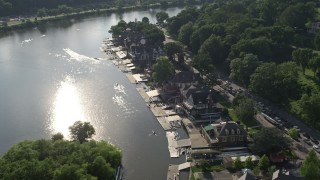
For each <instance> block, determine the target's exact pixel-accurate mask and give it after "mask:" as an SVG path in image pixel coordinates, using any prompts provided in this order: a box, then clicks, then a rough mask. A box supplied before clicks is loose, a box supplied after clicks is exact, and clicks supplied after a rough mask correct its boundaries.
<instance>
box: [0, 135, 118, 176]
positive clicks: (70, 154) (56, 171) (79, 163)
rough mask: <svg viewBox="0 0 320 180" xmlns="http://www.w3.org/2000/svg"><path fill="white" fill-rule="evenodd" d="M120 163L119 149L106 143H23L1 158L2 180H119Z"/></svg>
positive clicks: (63, 141) (48, 141)
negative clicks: (117, 174)
mask: <svg viewBox="0 0 320 180" xmlns="http://www.w3.org/2000/svg"><path fill="white" fill-rule="evenodd" d="M120 163H121V152H120V151H119V149H117V148H116V147H115V146H113V145H111V144H108V143H107V142H105V141H99V142H98V141H94V140H92V141H90V142H85V143H82V144H80V143H79V142H78V141H66V140H60V141H52V140H44V139H42V140H36V141H23V142H20V143H18V144H16V145H14V146H12V147H11V148H10V149H9V150H8V152H6V153H5V154H4V155H3V156H2V157H1V158H0V172H1V173H0V179H41V180H51V179H55V180H64V179H71V180H77V179H90V180H95V179H115V171H116V168H118V166H119V165H120ZM105 177H106V178H105Z"/></svg>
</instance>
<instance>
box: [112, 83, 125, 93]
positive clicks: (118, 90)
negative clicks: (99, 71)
mask: <svg viewBox="0 0 320 180" xmlns="http://www.w3.org/2000/svg"><path fill="white" fill-rule="evenodd" d="M113 89H114V90H115V92H116V93H123V94H127V93H126V92H125V90H124V86H123V85H121V84H118V83H116V84H115V85H114V86H113Z"/></svg>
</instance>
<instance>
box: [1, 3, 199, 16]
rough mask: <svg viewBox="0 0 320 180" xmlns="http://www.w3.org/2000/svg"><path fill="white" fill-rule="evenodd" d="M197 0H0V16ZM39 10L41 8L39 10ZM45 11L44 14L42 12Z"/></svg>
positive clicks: (163, 4)
mask: <svg viewBox="0 0 320 180" xmlns="http://www.w3.org/2000/svg"><path fill="white" fill-rule="evenodd" d="M196 2H197V0H186V1H185V0H161V1H157V0H143V1H136V0H68V1H66V0H0V17H2V16H18V15H34V14H37V13H40V15H41V16H44V15H57V14H61V13H71V12H79V11H84V10H91V9H96V8H110V7H117V8H118V7H120V8H122V7H125V6H137V5H140V6H144V5H150V4H157V3H160V4H161V5H162V6H167V5H168V4H172V5H180V6H182V5H184V4H192V3H196ZM39 10H41V11H40V12H39ZM44 13H45V14H44Z"/></svg>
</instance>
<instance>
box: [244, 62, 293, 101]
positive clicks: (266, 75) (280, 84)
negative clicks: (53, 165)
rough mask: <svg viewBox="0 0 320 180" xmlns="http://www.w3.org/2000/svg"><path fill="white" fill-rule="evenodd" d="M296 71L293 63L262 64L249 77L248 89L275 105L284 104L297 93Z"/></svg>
mask: <svg viewBox="0 0 320 180" xmlns="http://www.w3.org/2000/svg"><path fill="white" fill-rule="evenodd" d="M298 78H299V74H298V69H297V65H296V64H295V63H294V62H285V63H282V64H280V65H276V64H275V63H263V64H261V65H260V66H259V67H258V68H257V69H256V71H255V72H254V73H253V74H252V75H251V79H250V85H249V89H250V90H251V91H253V92H255V93H257V94H259V95H260V96H262V97H265V98H268V99H269V100H271V101H273V102H276V103H284V102H286V101H287V100H288V98H289V97H293V96H294V95H296V93H297V87H298Z"/></svg>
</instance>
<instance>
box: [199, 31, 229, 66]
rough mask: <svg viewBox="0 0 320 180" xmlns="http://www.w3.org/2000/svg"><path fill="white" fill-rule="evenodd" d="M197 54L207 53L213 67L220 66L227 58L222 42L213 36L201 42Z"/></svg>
mask: <svg viewBox="0 0 320 180" xmlns="http://www.w3.org/2000/svg"><path fill="white" fill-rule="evenodd" d="M199 52H200V53H208V54H209V56H210V57H211V60H212V64H214V65H218V64H222V63H223V62H224V60H225V59H226V57H227V52H226V50H225V47H224V44H223V42H222V40H221V39H220V38H219V37H216V36H214V35H212V36H210V37H209V38H208V39H207V40H205V41H204V42H203V44H202V45H201V47H200V50H199Z"/></svg>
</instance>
